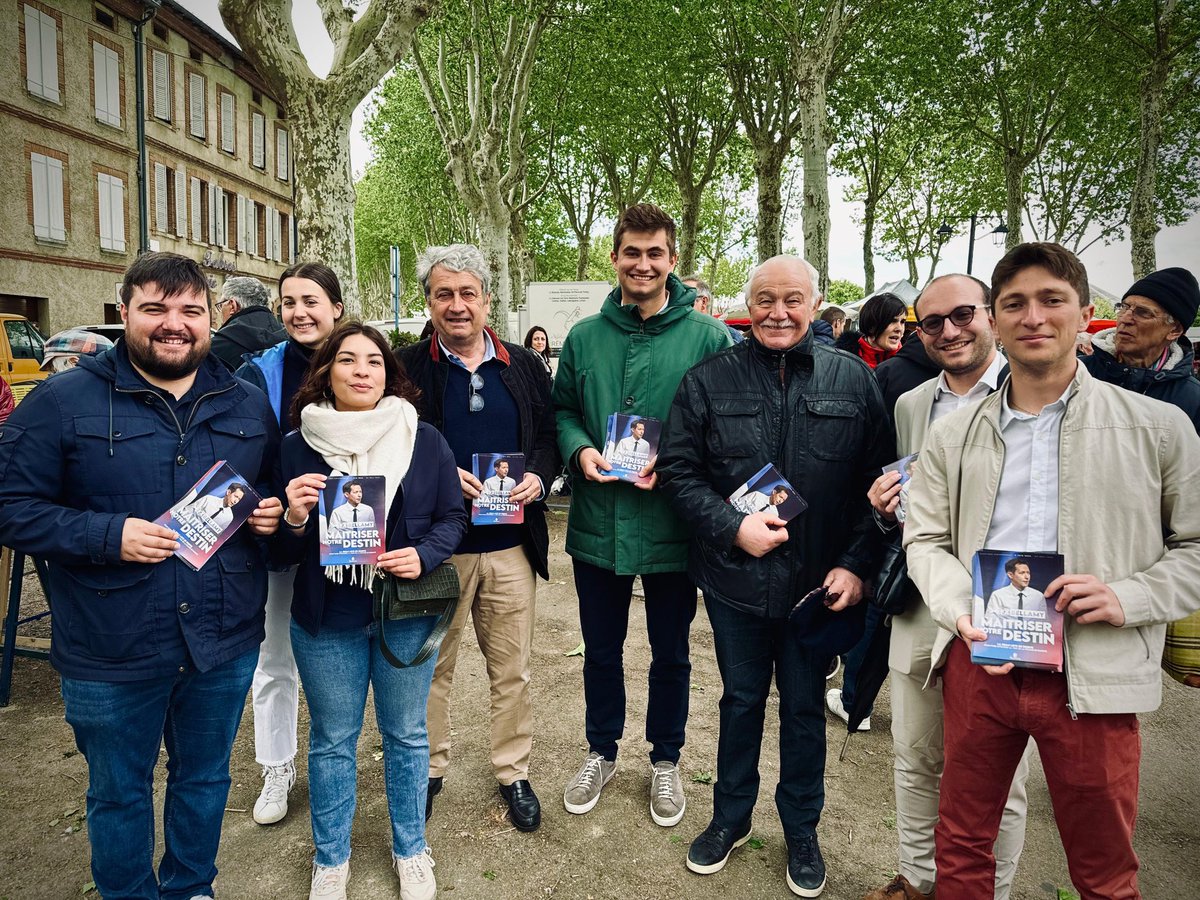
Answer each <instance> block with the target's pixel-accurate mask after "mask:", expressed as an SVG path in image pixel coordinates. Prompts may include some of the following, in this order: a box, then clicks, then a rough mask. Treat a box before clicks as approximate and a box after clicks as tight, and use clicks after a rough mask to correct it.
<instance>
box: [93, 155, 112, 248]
mask: <svg viewBox="0 0 1200 900" xmlns="http://www.w3.org/2000/svg"><path fill="white" fill-rule="evenodd" d="M108 182H109V176H107V175H105V174H104V173H103V172H101V173H99V174H98V175H97V176H96V202H97V203H98V205H99V207H100V249H101V250H111V249H113V246H112V197H110V196H109V192H108Z"/></svg>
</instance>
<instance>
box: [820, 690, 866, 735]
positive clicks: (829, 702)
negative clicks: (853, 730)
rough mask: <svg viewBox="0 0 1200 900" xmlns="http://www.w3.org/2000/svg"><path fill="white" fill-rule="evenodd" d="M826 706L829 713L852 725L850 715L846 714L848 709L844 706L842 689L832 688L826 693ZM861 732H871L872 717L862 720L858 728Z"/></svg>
mask: <svg viewBox="0 0 1200 900" xmlns="http://www.w3.org/2000/svg"><path fill="white" fill-rule="evenodd" d="M825 705H826V706H828V707H829V711H830V712H831V713H833V714H834V715H835V716H837V717H838V718H839V719H841V720H842V721H843V722H845V723H846V724H847V725H849V724H850V713H848V712H846V708H845V707H844V706H842V689H841V688H830V689H829V690H828V691H826V692H825ZM858 730H859V731H870V730H871V717H870V716H867V717H866V718H865V719H863V720H862V724H861V725H859V726H858Z"/></svg>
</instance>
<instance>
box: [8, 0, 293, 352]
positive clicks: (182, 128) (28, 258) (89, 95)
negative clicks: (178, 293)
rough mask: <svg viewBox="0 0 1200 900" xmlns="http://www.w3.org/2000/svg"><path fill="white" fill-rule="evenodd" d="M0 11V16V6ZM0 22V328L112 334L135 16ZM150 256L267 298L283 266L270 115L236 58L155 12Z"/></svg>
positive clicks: (287, 176)
mask: <svg viewBox="0 0 1200 900" xmlns="http://www.w3.org/2000/svg"><path fill="white" fill-rule="evenodd" d="M0 2H4V0H0ZM7 2H9V3H10V4H11V6H10V14H9V15H5V16H0V46H2V47H6V48H8V49H9V51H10V52H8V53H4V54H2V55H0V85H2V86H3V87H0V142H3V146H5V147H7V148H8V152H7V153H5V154H3V155H2V156H0V189H2V192H0V198H2V199H3V200H4V201H6V202H7V203H9V204H12V205H11V206H10V207H9V214H8V215H5V216H0V312H16V313H21V314H23V315H25V316H27V317H28V318H30V319H31V320H33V321H34V322H36V323H37V324H38V326H39V328H40V329H41V331H42V333H43V334H47V335H48V334H50V333H52V332H55V331H58V330H60V329H62V328H67V327H70V326H72V325H82V324H100V323H106V322H108V323H111V322H119V321H120V318H119V315H118V313H117V308H116V302H117V286H118V285H119V284H120V280H121V275H122V273H123V272H124V270H125V268H126V267H127V266H128V265H129V264H130V263H131V262H132V261H133V259H134V258H135V257H136V256H137V254H138V252H139V242H140V240H139V235H140V230H141V229H140V217H139V202H138V190H139V188H138V177H137V154H138V147H137V121H136V103H135V99H136V91H137V82H136V74H135V72H134V38H133V33H134V32H133V24H134V23H135V22H136V21H137V20H138V19H140V18H141V17H142V16H143V14H144V13H143V7H142V4H141V3H140V2H132V0H107V2H105V3H100V2H89V0H7ZM143 34H144V41H145V114H146V115H145V118H146V150H147V169H146V190H147V201H148V207H147V208H148V213H149V215H148V230H149V246H148V249H151V250H169V251H173V252H176V253H181V254H184V255H186V256H190V257H192V258H193V259H196V260H197V261H198V262H200V263H201V265H202V266H204V268H205V271H206V272H207V273H208V275H209V282H210V284H211V285H212V286H213V287H214V289H215V288H218V287H219V286H220V284H221V282H223V281H224V279H225V278H226V277H228V276H230V275H233V274H237V275H251V276H254V277H257V278H260V279H262V280H263V281H264V282H265V283H266V284H267V285H268V287H269V288H270V289H271V290H272V293H274V292H275V290H274V289H275V284H276V282H277V280H278V277H279V274H280V273H281V272H282V271H283V269H284V268H285V267H286V265H287V264H288V262H289V261H290V260H291V259H293V258H294V223H293V218H292V208H293V207H292V191H293V178H292V168H291V134H290V131H289V126H288V123H287V120H286V111H285V110H284V108H283V107H282V106H281V105H280V104H279V103H278V102H277V101H276V100H275V99H274V98H273V97H271V96H270V95H269V94H268V93H267V90H266V85H265V84H264V83H263V81H262V79H261V78H260V77H259V75H258V73H257V72H255V70H254V69H253V68H252V67H251V66H250V64H249V62H248V61H247V60H246V58H245V57H244V56H243V55H242V54H241V53H240V51H239V50H238V48H237V47H236V46H235V45H234V44H232V43H231V42H229V41H228V40H227V39H225V38H223V37H222V36H220V35H218V34H217V33H216V32H215V31H214V30H213V29H212V28H211V27H210V26H209V25H207V24H205V23H204V22H202V21H200V20H199V19H198V18H197V17H195V16H194V15H192V14H191V13H189V12H187V11H186V10H185V9H183V7H181V6H179V5H177V4H176V3H174V2H173V0H164V2H163V5H162V6H161V8H160V9H159V10H158V11H157V13H156V14H155V16H154V18H153V19H151V20H150V22H149V23H148V24H147V25H146V26H145V28H144V32H143Z"/></svg>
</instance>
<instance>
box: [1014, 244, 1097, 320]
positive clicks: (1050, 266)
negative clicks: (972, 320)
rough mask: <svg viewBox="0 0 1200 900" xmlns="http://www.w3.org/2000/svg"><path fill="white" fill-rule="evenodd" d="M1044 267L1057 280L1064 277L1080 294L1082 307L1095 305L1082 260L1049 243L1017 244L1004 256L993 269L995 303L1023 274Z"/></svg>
mask: <svg viewBox="0 0 1200 900" xmlns="http://www.w3.org/2000/svg"><path fill="white" fill-rule="evenodd" d="M1034 266H1041V267H1042V268H1043V269H1045V270H1046V271H1048V272H1049V273H1050V274H1051V275H1053V276H1055V277H1056V278H1061V279H1062V280H1063V281H1065V282H1067V284H1069V285H1071V287H1072V288H1073V289H1074V290H1075V293H1076V294H1078V295H1079V305H1080V306H1087V305H1088V304H1089V303H1091V302H1092V289H1091V287H1090V286H1089V285H1088V276H1087V269H1086V268H1085V267H1084V265H1083V263H1082V262H1080V261H1079V257H1078V256H1076V255H1075V254H1074V253H1072V252H1071V251H1070V250H1068V249H1067V248H1066V247H1064V246H1063V245H1062V244H1054V243H1051V242H1050V241H1041V242H1030V243H1027V244H1018V245H1017V246H1015V247H1013V248H1012V249H1011V250H1009V251H1008V252H1007V253H1005V254H1004V256H1003V258H1002V259H1001V260H1000V262H998V263H996V268H994V269H993V270H992V301H993V302H995V298H997V297H999V296H1000V292H1001V291H1002V290H1003V289H1004V286H1005V285H1006V284H1008V283H1009V282H1010V281H1012V280H1013V279H1014V278H1016V277H1017V275H1018V274H1019V273H1020V272H1023V271H1024V270H1025V269H1031V268H1033V267H1034Z"/></svg>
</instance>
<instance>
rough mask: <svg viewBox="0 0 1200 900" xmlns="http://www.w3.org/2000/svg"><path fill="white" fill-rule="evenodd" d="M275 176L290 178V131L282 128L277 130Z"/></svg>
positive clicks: (282, 178)
mask: <svg viewBox="0 0 1200 900" xmlns="http://www.w3.org/2000/svg"><path fill="white" fill-rule="evenodd" d="M275 177H276V178H278V179H279V180H280V181H287V180H288V133H287V131H285V130H284V129H282V128H280V129H277V130H276V132H275Z"/></svg>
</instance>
